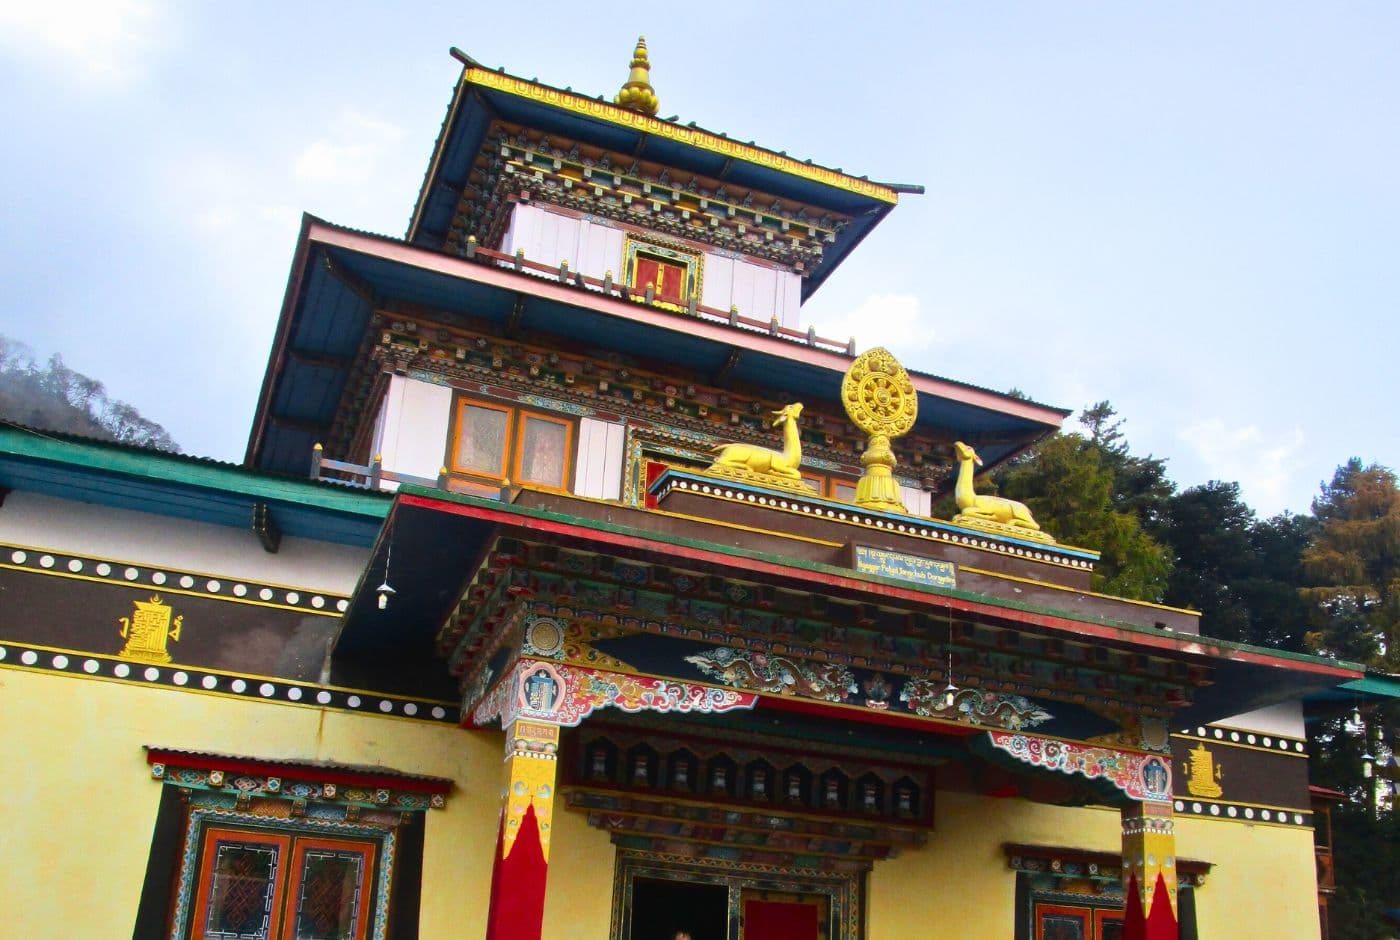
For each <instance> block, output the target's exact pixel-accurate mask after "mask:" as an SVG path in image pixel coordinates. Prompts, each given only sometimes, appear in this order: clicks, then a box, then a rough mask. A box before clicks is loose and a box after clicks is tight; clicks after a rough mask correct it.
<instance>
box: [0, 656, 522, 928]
mask: <svg viewBox="0 0 1400 940" xmlns="http://www.w3.org/2000/svg"><path fill="white" fill-rule="evenodd" d="M0 742H3V746H4V751H3V754H2V755H0V794H3V798H0V860H3V863H4V870H5V876H4V877H3V878H0V910H3V911H4V912H5V915H4V921H5V922H4V927H3V929H0V934H3V935H4V936H7V937H32V938H36V940H43V938H49V937H54V938H57V937H123V936H130V935H131V929H132V924H133V923H134V922H135V917H136V907H137V903H138V901H139V898H140V894H141V885H142V881H143V879H144V878H145V873H146V861H147V856H148V855H149V852H150V844H151V834H152V827H153V826H154V823H155V817H156V807H157V804H158V802H159V800H160V791H161V787H162V786H163V784H160V783H157V782H156V781H154V780H152V779H151V775H150V768H149V766H148V765H147V763H146V759H145V752H144V751H143V750H142V745H144V744H153V745H160V746H164V747H176V748H189V749H193V750H204V751H218V752H225V753H231V754H246V755H250V756H258V757H267V758H293V759H299V760H334V761H341V762H346V763H357V764H379V765H383V766H386V767H393V768H395V769H398V770H404V771H409V772H413V773H421V774H427V775H431V776H438V777H450V778H452V779H453V780H455V781H456V783H457V787H456V789H454V791H453V792H452V793H451V794H450V795H449V796H448V800H447V806H446V807H445V808H444V809H441V810H432V811H430V812H428V813H427V821H426V823H425V824H426V826H427V830H426V838H425V840H424V841H425V845H424V858H423V897H422V909H421V921H420V923H421V928H422V935H423V936H424V937H443V938H449V937H481V936H483V935H484V934H485V923H486V920H485V918H486V907H487V899H488V894H489V891H490V881H491V858H492V854H493V852H494V849H495V841H496V812H497V806H498V799H497V795H498V793H499V791H500V787H501V783H500V777H501V737H500V734H499V733H496V734H494V735H493V734H486V733H468V732H464V731H462V730H460V729H458V728H454V727H450V726H442V725H430V724H428V723H426V722H412V721H404V720H401V719H393V718H383V717H378V716H373V715H369V714H366V715H355V714H347V713H344V712H335V711H326V710H322V709H317V708H307V707H300V706H294V705H283V704H277V703H271V702H258V701H250V700H246V699H233V698H225V697H222V696H216V695H205V694H199V693H194V692H184V691H177V690H171V689H162V688H152V687H141V686H132V685H126V684H123V683H116V682H104V681H99V680H90V679H78V678H70V677H65V676H56V675H43V674H36V673H29V672H24V671H21V670H15V669H0Z"/></svg>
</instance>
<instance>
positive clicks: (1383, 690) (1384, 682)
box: [1338, 669, 1400, 698]
mask: <svg viewBox="0 0 1400 940" xmlns="http://www.w3.org/2000/svg"><path fill="white" fill-rule="evenodd" d="M1338 688H1341V689H1346V690H1347V691H1348V692H1361V693H1363V694H1365V695H1375V696H1378V697H1380V698H1400V676H1392V675H1388V674H1386V673H1380V672H1372V671H1371V670H1369V669H1368V670H1367V671H1366V675H1365V676H1363V677H1362V678H1360V679H1353V680H1352V681H1350V682H1343V683H1342V684H1341V685H1340V686H1338Z"/></svg>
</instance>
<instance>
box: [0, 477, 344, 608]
mask: <svg viewBox="0 0 1400 940" xmlns="http://www.w3.org/2000/svg"><path fill="white" fill-rule="evenodd" d="M0 541H5V542H9V543H11V544H15V545H28V546H33V547H35V548H44V549H48V550H50V551H55V552H72V553H74V554H78V555H94V556H96V557H98V558H107V559H112V560H116V561H129V562H131V563H133V564H138V565H150V566H152V567H156V568H179V569H184V570H186V571H195V572H199V573H200V574H211V575H218V576H220V577H226V578H244V579H246V580H249V581H266V582H270V583H272V584H285V585H287V586H289V587H297V588H304V589H309V590H317V591H329V592H331V593H334V594H349V593H350V592H351V591H353V590H354V589H355V582H356V580H357V579H358V578H359V576H360V571H361V570H362V569H363V568H364V566H365V565H366V564H367V563H368V561H369V551H368V550H367V549H363V548H353V547H350V546H347V545H333V544H330V543H328V542H317V541H314V540H312V539H304V538H292V537H290V536H289V537H286V538H283V539H282V544H281V545H280V546H279V547H278V549H277V552H276V554H272V553H269V552H265V551H263V547H262V544H261V543H259V542H258V539H257V537H256V536H254V535H253V533H252V532H249V531H248V529H247V528H235V527H233V526H222V525H214V524H212V523H208V522H190V521H188V520H185V519H174V518H171V517H169V516H159V515H155V514H154V513H146V512H135V511H133V510H129V509H112V508H109V507H106V506H94V505H91V504H89V503H79V502H73V501H70V500H66V499H55V498H53V497H49V496H40V495H38V494H36V493H28V492H24V491H16V492H13V493H11V494H10V495H9V496H7V497H5V506H4V508H3V509H0Z"/></svg>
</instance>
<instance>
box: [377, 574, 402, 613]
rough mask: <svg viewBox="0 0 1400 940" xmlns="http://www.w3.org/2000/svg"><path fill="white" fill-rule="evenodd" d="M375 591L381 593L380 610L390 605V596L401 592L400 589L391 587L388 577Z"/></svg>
mask: <svg viewBox="0 0 1400 940" xmlns="http://www.w3.org/2000/svg"><path fill="white" fill-rule="evenodd" d="M374 592H375V593H376V594H378V595H379V609H380V610H383V609H384V608H386V607H388V606H389V598H391V597H393V596H394V595H395V594H397V593H399V592H398V591H395V590H394V589H393V588H392V587H390V585H389V582H388V580H387V579H386V580H385V581H384V583H383V584H381V585H379V587H377V588H375V589H374Z"/></svg>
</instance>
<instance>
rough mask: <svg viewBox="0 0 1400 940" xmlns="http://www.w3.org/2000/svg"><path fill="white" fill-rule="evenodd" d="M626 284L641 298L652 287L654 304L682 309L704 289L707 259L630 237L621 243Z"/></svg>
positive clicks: (687, 250) (676, 247)
mask: <svg viewBox="0 0 1400 940" xmlns="http://www.w3.org/2000/svg"><path fill="white" fill-rule="evenodd" d="M622 259H623V260H622V277H623V282H624V283H625V284H626V285H627V286H628V288H629V289H630V290H631V291H632V292H633V293H634V294H635V295H636V296H638V297H641V296H644V295H645V293H646V289H647V287H648V286H650V287H651V288H652V296H653V298H654V300H653V302H654V303H658V304H661V305H662V306H666V307H672V308H675V309H682V308H684V307H685V306H686V304H688V303H689V302H690V299H691V298H692V297H693V298H695V300H696V302H697V303H698V302H699V300H700V292H701V288H702V286H703V278H704V263H705V256H704V254H702V253H701V252H699V251H696V250H694V249H691V248H685V247H682V246H681V245H678V244H673V243H669V242H666V243H663V242H660V241H655V240H650V239H644V238H640V237H637V236H635V235H627V236H625V237H624V238H623V241H622Z"/></svg>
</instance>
